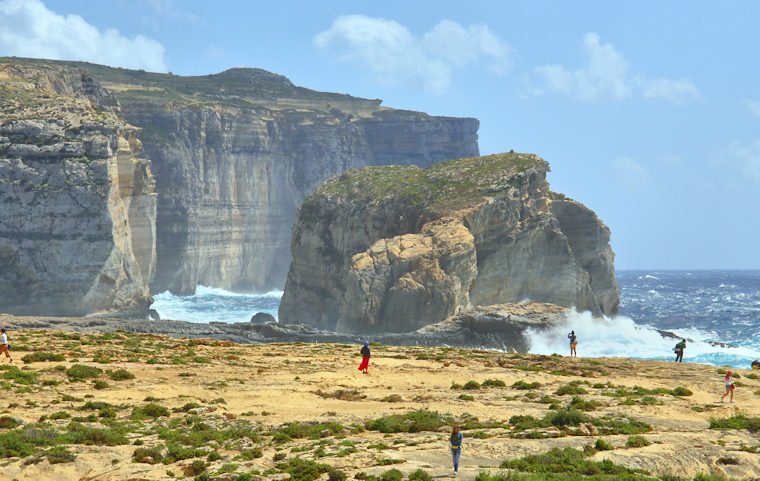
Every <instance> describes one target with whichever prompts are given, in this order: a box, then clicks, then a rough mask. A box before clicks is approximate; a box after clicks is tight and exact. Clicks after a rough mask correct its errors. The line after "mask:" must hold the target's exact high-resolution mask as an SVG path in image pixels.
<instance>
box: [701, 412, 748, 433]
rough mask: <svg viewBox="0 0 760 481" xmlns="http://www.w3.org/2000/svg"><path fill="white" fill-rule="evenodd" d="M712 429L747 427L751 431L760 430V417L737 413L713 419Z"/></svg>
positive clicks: (711, 421)
mask: <svg viewBox="0 0 760 481" xmlns="http://www.w3.org/2000/svg"><path fill="white" fill-rule="evenodd" d="M710 429H747V430H749V431H750V432H757V431H760V418H748V417H747V416H745V415H744V414H737V415H736V416H732V417H730V418H724V419H711V420H710Z"/></svg>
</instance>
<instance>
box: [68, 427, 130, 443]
mask: <svg viewBox="0 0 760 481" xmlns="http://www.w3.org/2000/svg"><path fill="white" fill-rule="evenodd" d="M66 429H67V430H68V432H67V433H65V434H64V435H62V436H61V437H60V441H62V442H65V443H69V444H85V445H94V446H119V445H123V444H127V443H128V440H127V437H126V435H125V432H123V431H121V430H118V429H99V428H92V427H89V426H85V425H83V424H80V423H78V422H75V421H72V422H70V423H69V425H68V426H67V427H66Z"/></svg>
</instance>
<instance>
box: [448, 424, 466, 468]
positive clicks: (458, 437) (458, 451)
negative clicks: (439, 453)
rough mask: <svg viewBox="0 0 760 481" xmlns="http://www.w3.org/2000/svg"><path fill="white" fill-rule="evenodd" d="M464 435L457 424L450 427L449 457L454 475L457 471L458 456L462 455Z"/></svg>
mask: <svg viewBox="0 0 760 481" xmlns="http://www.w3.org/2000/svg"><path fill="white" fill-rule="evenodd" d="M463 438H464V436H463V435H462V433H461V432H460V431H459V426H454V427H453V428H451V437H450V438H449V442H450V443H451V459H452V461H454V476H456V475H457V473H458V472H459V457H460V456H462V439H463Z"/></svg>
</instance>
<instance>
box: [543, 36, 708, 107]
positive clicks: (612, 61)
mask: <svg viewBox="0 0 760 481" xmlns="http://www.w3.org/2000/svg"><path fill="white" fill-rule="evenodd" d="M583 53H584V56H585V60H584V63H583V65H581V66H580V67H578V68H576V69H568V68H566V67H564V66H562V65H556V64H552V65H544V66H542V67H538V68H536V70H535V73H536V75H537V76H538V77H539V79H540V83H541V85H540V86H538V87H533V88H531V89H530V91H531V92H532V93H533V94H534V95H541V94H543V93H546V92H557V93H561V94H564V95H568V96H573V97H577V98H579V99H581V100H586V101H591V100H596V99H599V98H613V99H624V98H630V97H633V96H634V95H641V96H642V97H644V98H662V99H665V100H669V101H671V102H675V103H678V102H681V101H684V100H690V99H696V98H699V91H698V90H697V87H696V86H695V85H694V84H693V83H692V82H691V81H690V80H687V79H679V80H672V79H667V78H659V79H655V80H648V79H646V78H645V77H644V76H642V75H634V74H632V73H631V71H630V68H629V65H628V61H627V60H626V59H625V57H624V56H623V54H621V53H620V52H619V51H618V50H617V49H616V48H615V46H614V45H612V44H610V43H602V41H601V40H600V38H599V35H597V34H596V33H593V32H589V33H587V34H586V35H585V36H584V37H583Z"/></svg>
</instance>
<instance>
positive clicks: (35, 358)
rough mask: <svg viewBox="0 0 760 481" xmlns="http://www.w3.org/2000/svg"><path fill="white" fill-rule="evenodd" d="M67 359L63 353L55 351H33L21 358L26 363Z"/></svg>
mask: <svg viewBox="0 0 760 481" xmlns="http://www.w3.org/2000/svg"><path fill="white" fill-rule="evenodd" d="M65 360H66V358H65V357H64V356H63V355H62V354H56V353H53V352H33V353H30V354H27V355H25V356H24V357H22V358H21V361H22V362H23V363H24V364H29V363H32V362H61V361H65Z"/></svg>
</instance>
